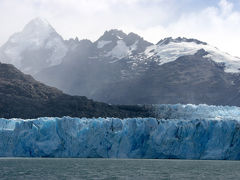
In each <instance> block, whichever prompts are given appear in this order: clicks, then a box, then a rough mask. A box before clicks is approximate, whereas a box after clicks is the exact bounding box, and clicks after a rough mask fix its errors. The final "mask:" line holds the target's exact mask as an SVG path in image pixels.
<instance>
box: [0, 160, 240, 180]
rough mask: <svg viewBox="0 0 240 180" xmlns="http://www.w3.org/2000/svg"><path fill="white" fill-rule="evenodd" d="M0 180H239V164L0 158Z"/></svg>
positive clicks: (236, 162) (229, 162) (187, 161)
mask: <svg viewBox="0 0 240 180" xmlns="http://www.w3.org/2000/svg"><path fill="white" fill-rule="evenodd" d="M0 179H24V180H25V179H31V180H32V179H137V180H138V179H144V180H145V179H208V180H209V179H214V180H215V179H240V161H195V160H193V161H192V160H147V159H146V160H145V159H144V160H134V159H57V158H56V159H45V158H42V159H41V158H36V159H31V158H12V159H11V158H2V159H0Z"/></svg>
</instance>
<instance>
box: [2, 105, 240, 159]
mask: <svg viewBox="0 0 240 180" xmlns="http://www.w3.org/2000/svg"><path fill="white" fill-rule="evenodd" d="M154 112H155V116H156V117H154V118H128V119H118V118H92V119H87V118H72V117H62V118H57V117H42V118H38V119H26V120H23V119H4V118H0V156H1V157H79V158H154V159H155V158H156V159H158V158H161V159H163V158H170V159H229V160H239V159H240V108H239V107H229V106H207V105H181V104H177V105H155V106H154Z"/></svg>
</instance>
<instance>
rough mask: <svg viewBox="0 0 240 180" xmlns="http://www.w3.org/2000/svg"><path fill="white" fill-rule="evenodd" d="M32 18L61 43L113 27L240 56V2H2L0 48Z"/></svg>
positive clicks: (215, 0) (38, 0)
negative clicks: (202, 44)
mask: <svg viewBox="0 0 240 180" xmlns="http://www.w3.org/2000/svg"><path fill="white" fill-rule="evenodd" d="M36 17H41V18H44V19H46V20H48V21H49V22H50V24H51V25H52V26H53V27H54V28H55V29H56V31H57V32H58V33H59V34H60V35H62V36H63V38H64V39H68V38H70V37H76V36H78V37H79V39H83V38H87V39H90V40H92V41H95V40H96V39H97V38H98V37H99V36H100V35H102V34H103V32H104V31H105V30H109V29H116V28H117V29H122V30H123V31H125V32H127V33H129V32H135V33H137V34H139V35H140V36H142V37H144V38H145V39H146V40H148V41H151V42H153V43H156V42H158V41H159V40H160V39H162V38H164V37H167V36H173V37H178V36H184V37H189V38H190V37H191V38H197V39H199V40H202V41H206V42H208V43H209V44H211V45H213V46H216V47H218V48H219V49H221V50H223V51H226V52H229V53H230V54H232V55H235V56H239V57H240V45H239V43H240V0H0V45H2V44H3V43H4V42H6V41H7V39H8V38H9V36H10V35H11V34H13V33H14V32H18V31H21V30H22V28H23V26H24V25H25V24H26V23H28V22H29V21H30V20H31V19H33V18H36Z"/></svg>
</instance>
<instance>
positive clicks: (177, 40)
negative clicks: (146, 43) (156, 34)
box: [157, 37, 207, 45]
mask: <svg viewBox="0 0 240 180" xmlns="http://www.w3.org/2000/svg"><path fill="white" fill-rule="evenodd" d="M171 42H173V43H182V42H193V43H196V44H202V45H207V43H205V42H202V41H199V40H197V39H193V38H185V37H178V38H172V37H167V38H164V39H162V40H160V41H159V42H158V43H157V45H167V44H169V43H171Z"/></svg>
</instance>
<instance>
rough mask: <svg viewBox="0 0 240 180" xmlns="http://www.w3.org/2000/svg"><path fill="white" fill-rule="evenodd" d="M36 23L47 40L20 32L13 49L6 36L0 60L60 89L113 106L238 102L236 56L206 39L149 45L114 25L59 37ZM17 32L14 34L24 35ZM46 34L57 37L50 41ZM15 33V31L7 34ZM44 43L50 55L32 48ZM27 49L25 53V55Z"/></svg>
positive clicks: (239, 82) (239, 67)
mask: <svg viewBox="0 0 240 180" xmlns="http://www.w3.org/2000/svg"><path fill="white" fill-rule="evenodd" d="M38 21H40V22H42V23H40V24H44V25H45V26H44V27H48V28H46V29H47V30H46V31H40V32H41V33H40V32H39V33H40V34H51V36H43V35H41V37H48V38H40V39H47V40H46V41H36V40H34V38H29V37H31V36H30V35H25V36H26V37H28V39H31V41H29V40H28V41H23V40H22V41H19V40H18V41H15V42H18V43H17V46H16V47H18V48H15V46H14V45H12V46H10V45H11V43H10V42H11V38H10V40H9V41H8V42H7V43H6V44H5V45H4V46H3V47H2V51H3V52H4V53H2V54H1V56H2V57H1V59H5V60H6V61H7V62H9V63H13V64H14V65H16V66H17V67H20V69H21V70H23V71H24V72H29V73H31V74H32V75H34V77H35V78H37V79H38V80H40V81H42V82H44V83H47V84H48V85H51V86H54V87H57V88H59V89H61V90H63V91H64V92H66V93H70V94H73V95H85V96H87V97H89V98H92V99H95V100H98V101H103V102H107V103H114V104H146V103H147V104H153V103H195V104H199V103H206V104H214V105H240V103H239V102H240V101H238V98H240V95H239V91H240V76H239V73H240V59H239V58H237V57H233V56H231V55H229V54H228V53H224V52H222V51H220V50H219V49H217V48H216V47H214V46H211V45H209V44H207V43H206V42H202V41H199V40H197V39H188V38H181V37H179V38H176V39H174V38H172V37H169V38H165V39H163V40H160V41H159V42H158V43H157V44H152V43H150V42H147V41H146V40H144V39H143V38H142V37H140V36H139V35H137V34H134V33H129V34H126V33H124V32H122V31H120V30H116V29H114V30H110V31H106V32H105V33H104V34H103V35H102V36H101V37H100V38H99V39H98V40H97V41H95V42H91V41H90V40H86V39H85V40H78V39H77V38H76V39H70V40H67V41H63V40H62V38H61V37H60V36H59V35H57V33H56V31H55V30H54V29H53V28H52V27H51V26H50V25H49V24H47V23H46V22H45V21H42V20H39V19H37V20H34V21H32V22H31V23H30V25H31V24H35V23H36V22H38ZM34 22H35V23H34ZM28 26H29V25H27V26H26V27H25V28H24V30H23V32H28V31H27V30H25V29H31V30H32V31H34V32H35V30H34V28H27V27H28ZM31 26H32V25H31ZM31 26H30V27H31ZM41 26H43V25H41ZM34 27H35V26H34ZM43 29H44V28H43ZM29 31H30V30H29ZM23 32H22V33H20V34H21V37H22V38H23V39H24V37H25V36H23V35H22V34H24V33H23ZM30 32H31V31H30ZM46 32H51V33H46ZM39 33H37V32H36V33H32V34H39ZM27 34H29V33H27ZM30 34H31V33H30ZM52 34H55V35H56V37H58V38H57V39H59V41H53V40H52V39H54V38H52V37H53V35H52ZM15 36H16V37H18V36H19V35H14V36H12V37H15ZM34 37H40V36H34ZM29 42H34V43H35V45H31V46H30V47H29V46H26V45H25V44H26V43H27V44H28V45H29V44H31V43H29ZM36 42H38V43H36ZM45 42H48V43H49V42H51V43H50V44H51V45H52V46H51V47H58V48H50V49H51V50H52V49H55V50H56V49H57V50H56V51H51V53H50V54H48V53H35V52H36V51H33V50H32V49H33V48H34V47H44V48H43V49H44V50H45V45H42V46H41V45H39V44H44V43H45ZM60 42H61V43H60ZM34 43H33V44H34ZM9 44H10V45H9ZM36 44H38V46H36ZM59 44H61V45H59ZM7 47H8V48H7ZM10 47H11V48H10ZM22 47H25V48H23V49H24V50H22ZM60 47H61V48H60ZM8 49H10V50H11V51H10V52H14V53H12V54H16V52H17V53H18V54H20V55H21V56H19V57H20V60H19V59H18V58H14V56H9V54H11V53H6V52H9V50H8ZM16 49H17V51H15V50H16ZM19 49H21V51H20V50H19ZM37 49H38V50H39V49H40V50H41V51H37V52H42V49H41V48H37ZM29 51H30V52H31V53H26V52H29ZM19 52H21V53H19ZM33 52H34V53H33ZM26 54H27V56H26ZM42 54H43V55H45V56H42ZM6 56H7V57H12V58H10V59H9V58H5V57H6ZM29 62H34V63H29ZM35 62H41V63H42V64H41V65H38V64H36V63H35ZM19 63H20V64H19ZM29 69H30V70H29ZM239 100H240V99H239Z"/></svg>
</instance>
